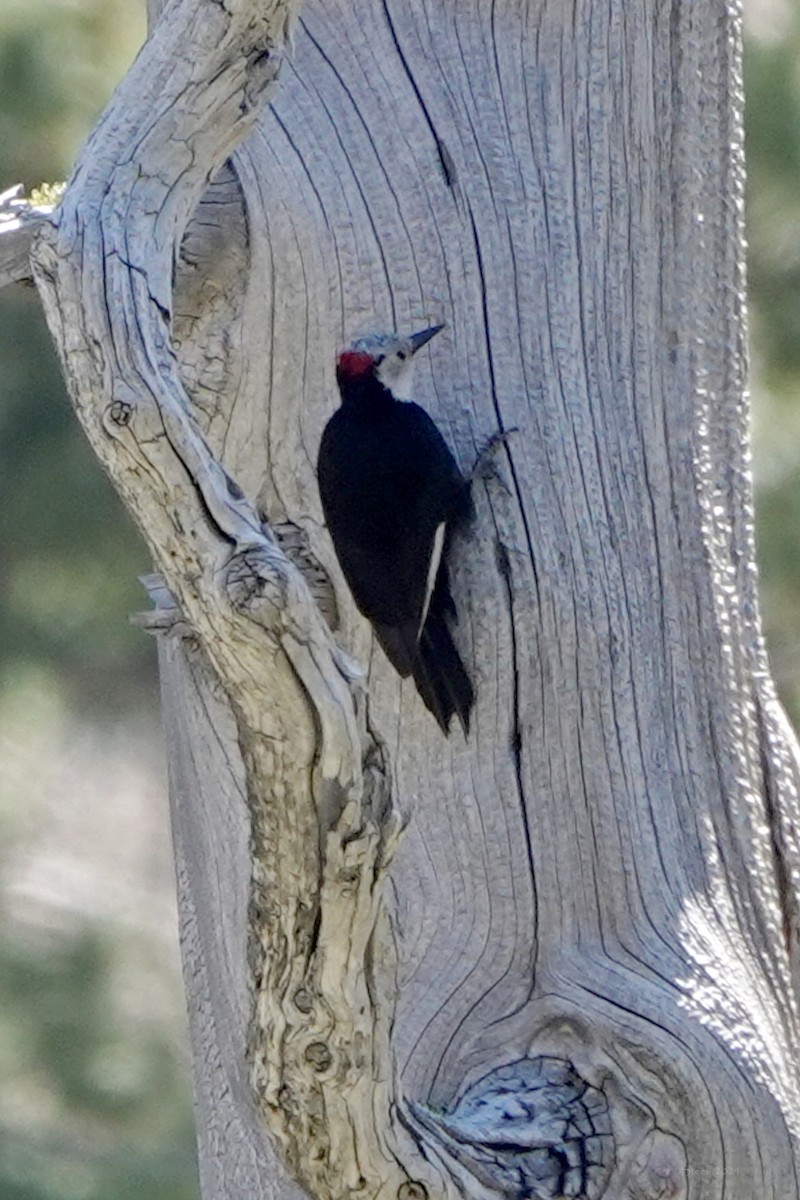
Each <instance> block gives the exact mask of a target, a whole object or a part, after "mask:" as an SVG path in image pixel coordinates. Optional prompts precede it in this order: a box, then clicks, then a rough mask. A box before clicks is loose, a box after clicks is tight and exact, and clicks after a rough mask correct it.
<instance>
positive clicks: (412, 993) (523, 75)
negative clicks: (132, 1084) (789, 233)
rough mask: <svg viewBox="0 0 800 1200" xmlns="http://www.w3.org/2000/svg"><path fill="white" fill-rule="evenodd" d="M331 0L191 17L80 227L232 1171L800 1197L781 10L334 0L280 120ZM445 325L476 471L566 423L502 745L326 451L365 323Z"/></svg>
mask: <svg viewBox="0 0 800 1200" xmlns="http://www.w3.org/2000/svg"><path fill="white" fill-rule="evenodd" d="M292 11H293V10H291V8H290V7H289V6H288V5H287V4H286V3H285V2H284V0H281V2H280V3H274V4H273V5H272V6H271V7H269V9H268V11H265V10H264V7H263V6H256V5H255V4H254V3H252V2H250V3H248V2H245V0H238V2H237V3H228V4H227V5H226V6H222V5H219V4H214V3H210V2H202V0H177V2H176V3H173V4H171V5H170V6H169V7H168V8H167V9H166V10H165V12H164V14H163V16H162V18H161V20H160V21H159V23H158V25H157V26H156V27H155V29H154V31H153V34H152V37H151V39H150V41H149V42H148V44H147V46H146V48H145V50H144V51H143V53H142V55H141V56H140V58H139V59H138V60H137V63H136V64H135V66H134V68H133V69H132V71H131V74H130V75H129V77H128V79H127V80H126V81H125V83H124V84H123V85H122V87H121V88H120V90H119V91H118V93H117V94H116V96H115V98H114V100H113V101H112V103H111V105H110V107H109V109H108V111H107V113H106V114H105V116H104V118H103V119H102V121H101V122H100V124H99V125H98V128H97V129H96V131H95V133H94V135H93V137H92V139H91V140H90V142H89V145H88V146H87V149H86V151H85V152H84V154H83V156H82V158H81V161H80V163H79V165H78V167H77V169H76V172H75V174H74V176H73V179H72V181H71V182H70V185H69V187H68V190H67V193H66V195H65V197H64V200H63V201H62V203H61V205H60V207H59V210H58V212H57V214H56V216H55V218H54V220H53V222H52V224H51V225H50V226H48V227H47V228H46V229H45V231H44V234H43V236H42V238H41V240H40V242H39V245H38V247H37V249H36V251H35V254H34V265H35V273H36V279H37V283H38V285H39V288H40V291H41V293H42V297H43V301H44V304H45V308H46V311H47V314H48V319H49V321H50V325H51V328H52V330H53V333H54V337H55V339H56V342H57V345H58V347H59V350H60V353H61V356H62V361H63V363H64V370H65V375H66V378H67V382H68V385H69V388H70V392H71V395H72V397H73V400H74V402H75V405H76V408H77V410H78V413H79V416H80V418H81V420H82V422H83V424H84V426H85V428H86V430H87V433H88V436H89V437H90V440H91V441H92V444H93V445H94V447H95V449H96V451H97V453H98V455H99V457H100V458H101V460H102V461H103V463H104V464H105V466H106V467H107V469H108V471H109V473H110V474H111V476H112V478H113V479H114V481H115V483H116V484H117V486H118V488H119V490H120V491H121V493H122V495H123V496H124V498H125V499H126V501H127V503H128V505H129V507H130V508H131V511H132V512H133V514H134V516H135V517H136V519H137V520H138V522H139V524H140V526H141V527H142V529H143V531H144V533H145V535H146V536H147V538H148V540H149V543H150V545H151V547H152V550H153V554H154V557H155V560H156V563H157V566H158V569H159V571H160V572H161V573H162V574H163V577H164V579H165V580H166V583H167V585H168V588H169V591H170V593H171V595H172V597H174V604H175V610H174V612H173V611H172V610H171V609H169V608H168V609H167V610H166V611H164V610H158V611H157V612H156V614H155V617H154V618H153V622H154V624H155V625H156V626H157V627H158V628H159V629H160V630H161V631H162V632H166V633H167V634H168V635H169V633H170V632H171V633H172V634H173V636H172V637H169V636H167V637H165V638H164V639H163V642H162V655H161V662H162V676H163V680H164V689H165V712H166V723H167V728H168V738H169V746H170V757H171V773H172V791H173V800H174V806H175V840H176V856H177V862H178V878H179V888H180V893H181V919H182V932H183V945H184V955H185V967H186V977H187V987H188V991H189V997H190V1009H191V1019H192V1034H193V1045H194V1051H195V1058H196V1062H195V1086H196V1094H197V1101H198V1116H199V1138H200V1147H201V1170H202V1173H203V1188H204V1196H206V1197H207V1200H217V1198H218V1197H226V1198H228V1197H229V1198H237V1200H239V1198H241V1200H244V1197H248V1198H252V1197H256V1196H258V1197H261V1196H264V1197H266V1196H273V1195H275V1194H277V1195H280V1196H286V1197H289V1196H294V1195H295V1194H296V1193H297V1189H296V1186H295V1184H294V1183H292V1182H291V1181H290V1176H291V1177H292V1178H293V1179H295V1180H299V1181H300V1182H301V1184H302V1185H303V1187H304V1188H305V1189H306V1190H307V1191H308V1192H309V1193H310V1194H312V1195H314V1196H318V1197H331V1198H332V1197H334V1196H336V1197H341V1196H343V1195H356V1196H364V1197H369V1198H372V1197H381V1198H387V1200H388V1198H389V1197H397V1198H398V1200H425V1198H426V1197H427V1196H437V1197H441V1196H448V1197H455V1196H466V1195H468V1196H470V1197H488V1196H496V1195H498V1194H506V1195H507V1194H511V1195H517V1196H519V1197H522V1196H531V1197H560V1196H573V1197H585V1198H586V1200H595V1198H599V1197H601V1196H607V1197H615V1198H617V1197H619V1198H620V1200H627V1198H630V1200H649V1198H652V1200H656V1198H658V1197H666V1196H674V1197H678V1196H687V1197H691V1198H692V1200H718V1198H719V1200H721V1198H722V1197H723V1196H724V1197H725V1198H726V1200H752V1197H754V1196H758V1197H763V1198H765V1200H769V1198H772V1200H792V1198H793V1197H795V1198H796V1197H798V1196H800V1186H798V1181H797V1167H798V1149H797V1138H798V1132H800V1078H799V1077H798V1014H797V961H798V955H797V949H798V941H797V930H798V921H797V895H798V889H797V881H798V865H800V852H799V851H798V838H797V831H798V778H797V762H798V757H797V749H796V745H795V742H794V739H793V737H792V735H791V733H790V732H789V731H788V729H787V728H786V727H785V723H784V720H783V717H782V714H781V713H780V709H779V707H778V705H777V703H776V700H775V696H774V690H773V687H772V684H771V681H770V678H769V673H768V669H767V663H766V657H765V653H764V648H763V644H762V641H761V636H760V626H759V619H758V609H757V597H756V583H755V567H754V553H753V539H752V497H751V486H750V476H749V456H748V455H749V452H748V443H747V405H746V399H745V392H744V372H745V358H744V304H743V299H742V294H743V278H742V266H741V263H742V236H741V205H742V183H743V164H742V155H741V113H740V107H741V106H740V96H739V91H738V89H739V85H740V78H741V76H740V64H739V28H738V17H737V14H736V12H735V11H733V10H732V9H731V8H729V7H727V6H726V5H725V4H722V3H712V4H708V5H702V6H698V5H692V4H687V3H682V2H676V3H671V4H666V3H663V2H660V0H648V2H647V3H641V4H639V5H636V6H631V5H630V4H624V3H623V0H612V3H610V4H609V3H608V0H582V2H580V3H576V4H575V5H571V6H570V5H566V6H565V5H554V4H549V3H546V2H544V0H528V3H527V4H514V3H510V4H506V5H502V4H501V5H494V6H492V7H486V6H484V7H482V8H480V7H479V8H469V7H461V8H456V9H443V8H441V6H439V7H436V6H427V5H426V4H423V3H421V2H420V0H417V2H416V3H414V4H413V5H404V6H400V5H393V4H389V3H385V4H372V3H370V2H369V0H356V3H355V4H353V3H348V4H339V3H336V2H334V3H333V4H332V5H331V4H326V5H317V4H315V3H313V2H312V3H311V4H309V5H308V6H307V7H306V8H305V9H304V10H303V15H302V19H301V20H300V22H299V25H298V29H297V32H296V37H295V46H294V52H293V54H292V55H291V56H290V57H289V58H288V59H287V60H286V61H285V63H284V65H283V73H282V80H281V87H280V90H279V91H278V92H277V93H276V94H275V99H274V103H273V104H272V106H271V107H270V108H268V109H264V108H263V104H264V101H265V100H266V99H267V98H271V97H272V94H273V89H274V85H275V82H276V80H277V74H278V66H279V63H280V61H281V60H282V54H281V47H282V44H283V37H284V31H285V27H286V24H287V21H288V19H289V18H290V16H291V15H292ZM187 47H191V53H187ZM245 135H248V136H247V140H246V141H245V142H242V140H241V139H242V138H244V136H245ZM237 147H238V148H237ZM226 160H228V162H227V165H225V164H226ZM201 197H202V202H201V203H199V206H198V202H199V201H200V200H201ZM173 276H174V279H173ZM173 284H174V286H173ZM441 319H445V320H447V322H448V326H449V331H448V332H446V333H444V334H442V335H441V336H440V338H438V339H437V342H436V344H435V345H434V346H433V347H432V354H431V357H430V366H429V368H425V371H424V372H423V373H421V374H420V377H419V379H418V392H419V398H420V399H421V400H422V401H423V402H424V403H425V404H426V406H427V407H428V408H429V410H430V411H431V412H432V414H433V415H434V416H436V418H437V419H438V421H439V422H440V424H441V426H442V428H443V430H444V432H445V434H446V436H447V437H448V440H449V441H450V443H451V444H452V445H453V447H454V449H455V451H456V453H457V454H458V456H459V458H460V460H461V462H462V464H464V465H465V466H468V465H469V464H470V463H471V462H472V461H474V458H475V454H476V450H477V448H478V447H480V446H481V445H482V444H484V443H485V441H486V439H487V438H488V437H489V436H490V435H491V434H492V433H494V432H495V430H496V429H497V428H506V429H507V428H509V427H511V426H517V427H518V428H519V430H520V432H519V434H517V435H515V437H514V438H512V439H509V440H508V441H507V442H506V443H505V445H504V446H503V448H502V450H501V451H499V453H498V456H497V457H498V460H499V466H498V469H497V471H496V472H495V473H494V474H493V475H490V476H489V477H487V478H486V479H485V480H483V481H482V482H481V483H480V484H478V485H476V489H475V490H476V496H475V499H476V507H477V520H476V525H475V528H474V529H473V531H472V532H471V533H470V534H469V535H468V536H465V537H464V538H462V540H461V541H460V543H459V545H458V548H457V561H456V563H455V570H454V572H453V574H454V580H453V586H454V589H455V591H456V593H457V595H458V597H459V599H458V608H459V611H460V612H461V613H463V614H464V616H463V618H462V624H461V627H460V629H459V631H458V636H459V650H460V652H461V653H462V654H463V656H464V658H465V661H466V662H467V663H468V664H469V665H470V670H471V673H472V675H473V679H474V681H475V684H476V691H477V705H476V711H475V716H474V722H473V731H472V734H471V736H470V739H469V741H468V742H465V741H464V739H463V738H461V737H460V735H454V736H452V737H451V738H450V739H444V738H443V737H442V735H441V732H440V731H439V730H438V728H437V727H436V725H435V723H434V722H433V720H432V719H431V718H430V716H429V714H427V712H426V711H425V710H424V708H423V706H422V704H421V702H420V700H419V698H418V697H417V695H416V693H415V691H414V688H413V686H412V685H411V684H409V683H402V682H401V681H400V680H399V679H398V678H397V677H396V676H395V675H394V674H393V672H392V671H391V669H390V668H389V667H388V665H387V664H386V662H385V661H384V660H383V659H382V657H381V655H380V652H379V651H377V650H376V649H375V648H374V646H373V643H372V639H371V635H370V631H369V629H368V628H367V627H366V626H365V623H364V622H363V620H362V619H361V618H360V617H359V616H358V614H357V613H356V612H355V610H354V607H353V605H352V602H351V600H350V598H349V596H348V594H347V590H346V588H345V587H344V585H343V582H342V579H341V574H340V572H339V570H338V566H337V564H336V561H335V558H334V556H333V553H332V548H331V546H330V542H329V539H328V538H327V536H326V533H325V530H324V528H323V526H322V518H321V513H320V507H319V499H318V495H317V491H316V483H315V479H314V471H313V464H314V461H315V458H316V450H317V446H318V443H319V437H320V433H321V430H322V428H323V425H324V423H325V421H326V419H327V418H328V416H329V415H330V412H331V411H332V408H333V406H334V404H335V402H336V398H335V384H334V381H333V362H334V353H335V348H336V345H337V344H338V343H340V342H342V341H343V340H345V339H346V338H349V337H350V336H352V335H353V334H355V333H358V332H362V331H363V330H364V329H369V328H374V327H380V326H393V327H398V328H401V329H403V330H405V329H412V328H414V327H417V326H418V325H420V324H426V323H431V322H433V321H438V320H441ZM264 521H265V522H266V523H262V522H264ZM287 530H288V531H290V532H288V533H287V532H286V531H287ZM281 531H282V532H281ZM326 575H327V576H328V577H329V579H330V580H332V582H333V585H334V589H335V593H336V599H335V603H333V602H332V601H331V591H330V586H329V583H328V580H326V578H325V576H326ZM164 596H165V594H164V593H163V592H162V593H159V594H158V597H159V602H161V603H163V602H164ZM326 597H327V598H326ZM320 601H321V604H320ZM167 603H168V604H172V603H173V601H171V600H169V601H167ZM321 609H323V610H324V611H325V617H326V618H327V620H328V621H329V622H331V623H333V622H334V620H335V619H336V618H335V614H336V612H337V610H338V617H339V622H340V627H339V629H338V631H337V641H334V638H333V635H332V633H331V630H330V628H329V625H328V624H327V623H326V620H325V619H323V616H322V613H321ZM187 630H188V635H187ZM179 635H180V636H179ZM355 664H358V666H356V665H355ZM361 671H363V673H364V674H363V678H362V677H361V674H360V672H361ZM404 826H405V831H404V832H403V833H402V834H401V830H402V829H403V827H404ZM245 1060H247V1062H248V1064H249V1065H248V1067H247V1069H246V1068H245ZM266 1131H269V1137H268V1138H267V1137H265V1136H263V1135H264V1134H265V1133H266Z"/></svg>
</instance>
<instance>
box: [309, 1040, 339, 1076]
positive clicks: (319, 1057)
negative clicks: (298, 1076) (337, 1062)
mask: <svg viewBox="0 0 800 1200" xmlns="http://www.w3.org/2000/svg"><path fill="white" fill-rule="evenodd" d="M305 1060H306V1062H307V1063H308V1064H309V1065H310V1066H312V1067H313V1068H314V1070H315V1071H320V1072H322V1071H327V1070H329V1069H330V1066H331V1064H332V1062H333V1055H332V1054H331V1051H330V1047H329V1046H328V1044H327V1043H326V1042H310V1043H309V1044H308V1045H307V1046H306V1052H305Z"/></svg>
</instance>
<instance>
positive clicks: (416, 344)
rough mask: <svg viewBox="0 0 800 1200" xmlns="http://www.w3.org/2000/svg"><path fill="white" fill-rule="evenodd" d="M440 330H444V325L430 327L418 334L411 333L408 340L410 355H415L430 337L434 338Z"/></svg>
mask: <svg viewBox="0 0 800 1200" xmlns="http://www.w3.org/2000/svg"><path fill="white" fill-rule="evenodd" d="M442 329H444V325H431V326H430V328H429V329H422V330H420V332H419V333H412V335H411V337H410V338H409V341H410V342H411V353H412V354H416V353H417V351H418V350H421V349H422V347H423V346H424V345H425V344H426V343H427V342H429V341H430V340H431V338H432V337H436V334H437V333H439V332H440V330H442Z"/></svg>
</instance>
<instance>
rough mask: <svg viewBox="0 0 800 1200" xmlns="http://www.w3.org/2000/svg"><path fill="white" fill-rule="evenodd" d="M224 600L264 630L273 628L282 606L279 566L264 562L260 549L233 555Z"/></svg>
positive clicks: (283, 581)
mask: <svg viewBox="0 0 800 1200" xmlns="http://www.w3.org/2000/svg"><path fill="white" fill-rule="evenodd" d="M226 584H227V588H228V597H229V599H230V601H231V604H232V605H233V606H234V608H235V609H237V610H238V611H239V612H246V613H247V614H248V615H249V616H250V617H252V618H253V619H254V620H256V621H258V623H259V624H260V625H262V626H263V627H264V628H266V629H271V628H274V627H275V625H276V624H277V623H278V621H279V620H280V615H281V613H282V612H283V610H284V608H285V604H286V579H285V578H284V575H283V573H282V572H281V570H280V563H279V562H277V561H271V560H270V561H268V560H267V557H266V555H265V553H264V552H263V551H262V550H261V548H259V549H256V550H245V551H244V552H242V553H240V554H236V555H234V557H233V558H232V559H231V561H230V564H229V566H228V572H227V577H226Z"/></svg>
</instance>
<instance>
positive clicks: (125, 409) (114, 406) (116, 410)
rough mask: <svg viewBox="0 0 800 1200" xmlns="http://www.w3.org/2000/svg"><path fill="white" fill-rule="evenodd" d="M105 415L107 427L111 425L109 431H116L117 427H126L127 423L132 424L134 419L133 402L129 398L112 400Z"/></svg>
mask: <svg viewBox="0 0 800 1200" xmlns="http://www.w3.org/2000/svg"><path fill="white" fill-rule="evenodd" d="M103 415H104V417H105V425H106V428H108V426H109V425H110V426H111V430H110V431H109V432H112V433H113V432H116V430H117V429H124V428H125V426H126V425H130V423H131V420H132V419H133V404H132V403H131V402H130V401H129V400H112V401H111V403H110V404H109V405H108V406H107V408H106V410H105V413H104V414H103Z"/></svg>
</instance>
